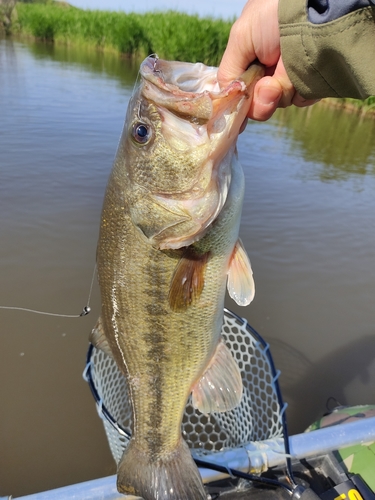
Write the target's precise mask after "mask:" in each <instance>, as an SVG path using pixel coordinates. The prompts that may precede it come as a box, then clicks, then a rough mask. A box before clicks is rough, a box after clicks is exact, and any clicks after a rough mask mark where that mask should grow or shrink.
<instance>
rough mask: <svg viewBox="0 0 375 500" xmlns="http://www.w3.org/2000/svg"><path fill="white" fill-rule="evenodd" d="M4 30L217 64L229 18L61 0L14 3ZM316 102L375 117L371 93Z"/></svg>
mask: <svg viewBox="0 0 375 500" xmlns="http://www.w3.org/2000/svg"><path fill="white" fill-rule="evenodd" d="M10 17H11V24H10V27H8V28H7V30H6V31H7V34H8V35H9V34H10V35H13V36H15V37H16V38H20V39H25V40H38V41H43V42H45V43H56V44H65V45H67V46H80V45H81V46H85V47H86V48H88V49H93V50H96V51H100V52H103V53H111V54H113V55H117V56H118V57H119V58H122V59H135V60H138V59H143V58H144V57H146V56H147V55H149V54H158V55H159V57H161V58H163V59H170V60H180V61H190V62H203V63H204V64H207V65H209V66H218V65H219V63H220V60H221V57H222V54H223V53H224V50H225V47H226V44H227V40H228V37H229V32H230V29H231V26H232V21H224V20H221V19H216V18H215V19H214V18H209V17H205V18H203V17H202V18H201V17H199V16H198V15H190V14H185V13H181V12H176V11H173V10H168V11H165V12H161V11H155V12H147V13H142V14H137V13H134V12H130V13H125V12H118V11H117V12H112V11H99V10H82V9H79V8H77V7H73V6H71V5H70V4H68V3H67V2H53V1H52V0H45V1H44V3H22V2H17V3H16V4H15V7H14V10H13V13H12V15H11V16H10ZM321 105H323V106H329V107H333V108H341V109H344V110H345V111H347V112H350V113H358V115H360V117H361V118H362V117H371V118H374V117H375V96H372V97H369V98H368V99H366V100H364V101H361V100H356V99H341V98H340V99H334V98H327V99H323V100H322V101H321Z"/></svg>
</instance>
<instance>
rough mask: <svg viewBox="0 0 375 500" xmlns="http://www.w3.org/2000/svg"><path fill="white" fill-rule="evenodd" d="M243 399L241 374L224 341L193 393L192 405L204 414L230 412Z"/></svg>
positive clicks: (218, 347)
mask: <svg viewBox="0 0 375 500" xmlns="http://www.w3.org/2000/svg"><path fill="white" fill-rule="evenodd" d="M241 397H242V378H241V372H240V369H239V368H238V365H237V363H236V361H235V359H234V358H233V357H232V355H231V353H230V351H229V349H228V347H227V346H226V345H225V344H224V342H223V341H221V342H220V343H219V345H218V346H217V348H216V351H215V354H214V356H213V358H212V360H211V362H210V364H209V366H208V368H207V369H206V371H205V372H204V374H203V376H202V377H201V379H200V380H199V381H198V382H197V384H196V385H195V386H194V388H193V391H192V403H193V406H194V407H195V408H197V409H198V410H199V411H201V412H202V413H210V412H212V411H218V412H223V411H228V410H232V409H233V408H235V407H236V406H237V405H238V404H239V403H240V401H241Z"/></svg>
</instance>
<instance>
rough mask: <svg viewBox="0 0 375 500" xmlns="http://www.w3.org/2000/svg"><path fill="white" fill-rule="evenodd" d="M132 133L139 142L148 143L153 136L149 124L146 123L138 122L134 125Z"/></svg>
mask: <svg viewBox="0 0 375 500" xmlns="http://www.w3.org/2000/svg"><path fill="white" fill-rule="evenodd" d="M132 135H133V138H134V140H135V141H136V142H138V144H146V143H147V142H148V141H149V140H150V137H151V133H150V130H149V126H148V125H146V124H144V123H136V124H135V125H134V126H133V132H132Z"/></svg>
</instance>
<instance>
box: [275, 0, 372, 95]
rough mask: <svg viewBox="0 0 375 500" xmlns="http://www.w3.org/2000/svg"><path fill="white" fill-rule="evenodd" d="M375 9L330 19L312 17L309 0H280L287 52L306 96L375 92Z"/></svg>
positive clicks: (294, 79)
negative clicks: (312, 19) (319, 20)
mask: <svg viewBox="0 0 375 500" xmlns="http://www.w3.org/2000/svg"><path fill="white" fill-rule="evenodd" d="M374 18H375V10H374V8H373V7H365V8H363V9H359V10H356V11H354V12H352V13H350V14H347V15H345V16H343V17H341V18H339V19H337V20H335V21H331V22H328V23H325V24H313V23H311V22H309V20H308V16H307V0H280V1H279V27H280V37H281V42H280V43H281V55H282V59H283V62H284V65H285V69H286V71H287V73H288V76H289V78H290V80H291V82H292V83H293V85H294V86H295V88H296V89H297V91H298V92H299V94H301V95H302V97H304V98H306V99H320V98H323V97H353V98H356V99H364V98H366V97H368V96H369V95H374V94H375V82H374V77H373V67H374V53H375V50H374V49H373V47H375V20H374Z"/></svg>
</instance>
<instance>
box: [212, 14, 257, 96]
mask: <svg viewBox="0 0 375 500" xmlns="http://www.w3.org/2000/svg"><path fill="white" fill-rule="evenodd" d="M240 23H241V21H240V19H237V21H236V22H235V23H234V24H233V26H232V29H231V31H230V35H229V40H228V44H227V48H226V49H225V52H224V55H223V58H222V60H221V62H220V66H219V70H218V73H217V79H218V82H219V85H220V87H221V88H225V87H226V86H228V85H229V84H230V83H231V82H233V80H235V79H236V78H238V77H240V76H241V75H242V74H243V73H244V72H245V71H246V70H247V68H248V67H249V65H250V64H251V63H252V62H253V61H254V60H255V59H256V55H255V51H254V46H253V43H252V40H251V36H250V30H249V29H247V30H243V29H242V28H241V24H240Z"/></svg>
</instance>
